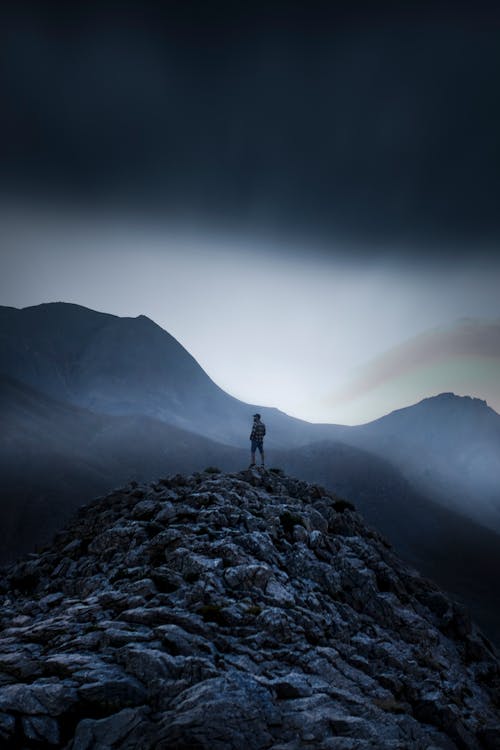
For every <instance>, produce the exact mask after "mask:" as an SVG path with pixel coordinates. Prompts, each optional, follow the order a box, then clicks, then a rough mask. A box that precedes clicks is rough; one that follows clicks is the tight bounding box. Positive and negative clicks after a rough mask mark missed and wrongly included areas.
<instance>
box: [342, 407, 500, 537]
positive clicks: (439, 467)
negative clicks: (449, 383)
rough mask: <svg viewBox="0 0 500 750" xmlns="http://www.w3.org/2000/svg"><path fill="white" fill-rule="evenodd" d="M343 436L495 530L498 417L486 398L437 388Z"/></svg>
mask: <svg viewBox="0 0 500 750" xmlns="http://www.w3.org/2000/svg"><path fill="white" fill-rule="evenodd" d="M344 439H345V440H346V441H347V442H351V441H352V443H353V444H355V445H357V446H358V447H364V448H366V449H367V450H370V451H371V452H372V453H375V454H377V455H379V456H381V457H383V458H386V459H387V460H389V461H391V463H393V464H394V465H395V466H396V467H397V468H398V469H399V470H400V471H401V472H402V473H403V475H404V476H405V477H406V478H407V479H408V480H410V481H411V483H412V484H413V486H414V487H415V488H417V489H418V490H421V491H422V492H424V493H426V494H428V495H430V496H431V497H433V499H435V500H436V501H439V502H440V503H442V504H443V505H446V506H447V507H449V508H453V509H455V510H458V511H460V512H461V513H464V514H465V515H467V516H469V517H471V518H474V519H475V520H477V521H479V522H481V523H483V524H485V525H487V526H490V527H491V528H493V529H496V530H497V531H500V416H499V415H498V414H497V413H496V412H495V411H494V410H493V409H491V408H490V407H489V406H488V405H487V404H486V402H485V401H482V400H481V399H478V398H470V397H465V396H462V397H461V396H455V395H454V394H453V393H442V394H441V395H439V396H436V397H434V398H427V399H424V400H423V401H421V402H420V403H418V404H416V405H415V406H413V407H410V408H408V409H398V410H397V411H394V412H392V413H391V414H388V415H387V416H385V417H382V418H381V419H377V420H375V421H374V422H371V423H369V424H366V425H361V426H359V427H357V428H356V429H355V430H354V431H351V432H349V433H346V434H345V435H344Z"/></svg>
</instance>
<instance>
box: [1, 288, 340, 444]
mask: <svg viewBox="0 0 500 750" xmlns="http://www.w3.org/2000/svg"><path fill="white" fill-rule="evenodd" d="M0 372H2V373H3V374H5V375H8V376H10V377H13V378H15V379H17V380H19V381H21V382H23V383H25V384H27V385H30V386H31V387H33V388H35V389H36V390H39V391H41V392H42V393H45V394H47V395H49V396H52V397H53V398H57V399H59V400H62V401H67V402H69V403H72V404H75V405H78V406H82V407H85V408H87V409H91V410H92V411H97V412H99V413H103V414H113V415H131V414H142V415H145V416H150V417H153V418H155V419H159V420H161V421H164V422H166V423H168V424H171V425H174V426H176V427H181V428H183V429H188V430H189V431H191V432H197V433H199V434H200V435H204V436H206V437H209V438H211V439H213V440H217V441H219V442H225V443H228V444H231V445H234V444H238V443H239V444H241V441H242V437H243V436H244V439H246V437H247V435H248V434H249V432H250V427H251V418H252V414H253V413H254V412H255V411H256V410H257V409H258V410H259V411H260V412H261V413H262V415H263V419H264V421H266V420H267V421H271V422H272V424H273V429H272V431H271V433H270V436H269V442H270V445H275V446H280V445H281V446H284V445H294V444H300V443H304V442H307V441H308V440H309V439H313V436H314V435H317V434H318V429H319V430H326V432H325V436H326V434H327V433H328V434H329V428H328V427H324V428H318V427H317V426H314V425H310V424H309V423H307V422H302V421H301V420H298V419H293V418H292V417H289V416H287V415H286V414H283V413H282V412H280V411H279V410H277V409H270V408H266V407H258V406H256V405H250V404H245V403H243V402H241V401H238V399H235V398H233V397H232V396H229V395H228V394H227V393H225V392H224V391H223V390H222V389H221V388H219V387H218V386H217V385H216V384H215V383H214V382H213V381H212V380H211V379H210V378H209V377H208V375H207V374H206V373H205V372H204V371H203V369H202V368H201V367H200V366H199V365H198V363H197V362H196V360H195V359H194V358H193V357H192V356H191V355H190V354H189V353H188V352H187V351H186V350H185V349H184V347H183V346H181V345H180V344H179V343H178V342H177V341H176V340H175V339H174V338H173V337H172V336H170V334H168V333H167V332H166V331H164V330H163V329H162V328H160V326H158V325H156V323H153V321H152V320H150V319H149V318H146V317H145V316H144V315H140V316H139V317H138V318H119V317H117V316H115V315H108V314H105V313H99V312H95V311H94V310H89V309H88V308H85V307H81V306H79V305H72V304H67V303H62V302H61V303H49V304H43V305H37V306H34V307H27V308H24V309H22V310H18V309H15V308H6V307H3V308H1V307H0Z"/></svg>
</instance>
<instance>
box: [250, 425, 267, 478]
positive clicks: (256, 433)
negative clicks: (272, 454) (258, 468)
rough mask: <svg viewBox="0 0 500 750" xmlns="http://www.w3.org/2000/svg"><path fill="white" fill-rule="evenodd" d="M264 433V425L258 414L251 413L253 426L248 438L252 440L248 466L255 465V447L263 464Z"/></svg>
mask: <svg viewBox="0 0 500 750" xmlns="http://www.w3.org/2000/svg"><path fill="white" fill-rule="evenodd" d="M265 434H266V425H265V424H264V422H261V421H260V414H254V415H253V427H252V432H251V433H250V440H251V441H252V448H251V450H252V461H251V463H250V466H255V451H256V450H257V448H258V449H259V451H260V462H261V465H262V466H264V435H265Z"/></svg>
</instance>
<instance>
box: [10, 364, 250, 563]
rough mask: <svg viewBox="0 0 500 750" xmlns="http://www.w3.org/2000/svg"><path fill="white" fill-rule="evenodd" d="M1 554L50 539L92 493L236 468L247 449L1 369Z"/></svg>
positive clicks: (18, 551) (245, 455)
mask: <svg viewBox="0 0 500 750" xmlns="http://www.w3.org/2000/svg"><path fill="white" fill-rule="evenodd" d="M0 413H1V415H2V431H1V434H0V476H1V486H0V530H1V531H0V549H1V555H0V559H2V560H6V559H9V558H12V556H15V555H18V554H20V553H22V552H27V551H30V550H32V549H33V548H34V546H35V545H36V544H40V543H43V542H47V541H49V540H50V538H51V536H52V534H53V533H54V532H55V531H56V530H57V529H59V528H60V527H61V525H62V523H63V522H64V521H65V520H66V519H67V518H68V517H69V514H70V513H71V512H72V511H74V510H75V508H77V507H78V505H79V504H80V503H82V502H83V501H84V500H85V499H88V498H89V497H92V496H95V495H97V494H100V493H102V492H109V490H110V489H111V488H112V487H114V486H115V485H116V484H119V483H122V482H124V481H128V480H129V479H135V480H141V479H150V478H151V477H153V476H156V475H157V474H158V473H159V472H162V471H163V472H164V471H193V470H194V469H196V468H199V467H200V466H203V467H204V466H208V465H209V464H213V463H216V464H217V465H218V466H221V467H222V468H226V469H231V468H233V469H234V468H237V467H240V466H241V465H242V462H243V460H245V461H246V460H248V457H247V454H246V452H245V453H244V452H243V451H242V450H238V449H236V448H229V447H228V446H225V445H222V444H218V443H215V442H214V441H211V440H208V439H207V438H204V437H201V436H200V435H195V434H193V433H190V432H187V431H186V430H181V429H179V428H177V427H172V426H171V425H167V424H165V423H163V422H160V421H158V420H154V419H151V418H149V417H144V416H141V415H138V416H126V417H116V416H109V415H102V414H95V413H93V412H90V411H88V410H86V409H82V408H78V407H74V406H71V405H70V404H64V403H62V402H60V401H57V400H55V399H52V398H49V397H47V396H44V395H43V394H41V393H38V392H37V391H35V390H33V389H32V388H29V387H28V386H25V385H23V384H21V383H18V382H17V381H15V380H13V379H10V378H6V377H0Z"/></svg>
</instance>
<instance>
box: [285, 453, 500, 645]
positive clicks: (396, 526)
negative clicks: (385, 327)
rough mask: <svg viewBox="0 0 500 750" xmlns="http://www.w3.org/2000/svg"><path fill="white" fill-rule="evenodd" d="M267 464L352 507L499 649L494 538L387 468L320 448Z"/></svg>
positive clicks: (498, 562) (499, 542)
mask: <svg viewBox="0 0 500 750" xmlns="http://www.w3.org/2000/svg"><path fill="white" fill-rule="evenodd" d="M273 458H275V459H276V462H277V464H278V465H279V466H281V467H283V469H284V470H285V471H287V472H288V473H290V474H293V475H295V476H298V477H300V478H301V479H305V480H306V481H311V482H320V483H321V484H323V485H324V486H325V487H327V489H329V490H331V491H333V492H335V493H337V494H339V495H341V496H342V497H347V498H349V499H350V500H352V502H354V503H355V505H356V508H358V509H359V511H360V512H361V513H362V514H363V517H364V518H366V520H367V521H368V523H370V524H371V525H373V526H374V528H376V529H378V530H379V531H380V532H381V533H382V534H384V536H386V537H387V538H388V539H389V541H390V542H391V543H392V544H393V546H394V548H395V550H397V552H398V554H400V555H401V557H402V558H403V559H405V560H407V561H408V562H410V563H411V564H413V565H414V566H415V567H416V568H417V569H418V570H420V571H421V572H422V573H423V574H425V575H427V576H429V577H430V578H432V579H433V580H435V581H437V582H438V583H439V585H440V586H442V587H443V588H445V589H446V590H448V591H450V592H452V593H453V594H454V595H456V596H457V597H458V598H460V599H461V600H462V601H463V602H464V603H465V604H466V605H467V606H468V607H469V608H470V609H471V611H472V612H473V614H474V617H475V618H476V620H477V621H478V622H480V623H481V626H482V627H483V628H484V629H485V630H486V632H487V633H488V634H489V636H490V637H491V638H492V639H494V640H495V642H497V643H500V590H499V587H498V570H500V536H499V535H498V534H497V533H496V532H494V531H492V530H490V529H487V528H486V527H485V526H482V525H481V524H477V523H475V522H474V521H472V520H471V519H469V518H467V517H466V516H464V515H462V514H460V513H456V512H454V511H453V510H451V509H450V508H447V507H444V506H442V505H440V504H438V503H437V502H435V501H433V500H431V499H430V498H429V497H428V496H426V495H425V494H423V493H422V492H417V491H416V490H414V489H413V487H412V486H411V484H410V483H409V481H408V480H407V479H405V478H404V477H403V476H402V474H401V473H400V472H399V471H398V469H396V468H395V467H394V466H393V465H392V464H391V463H389V462H387V461H385V460H383V459H381V458H379V457H378V456H376V455H374V454H372V453H368V452H367V451H364V450H360V449H359V448H353V447H351V446H348V445H346V444H344V443H333V442H331V441H324V442H320V443H315V444H312V445H308V446H305V447H302V448H300V449H291V450H289V451H283V452H282V453H279V454H277V455H276V456H274V457H273Z"/></svg>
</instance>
